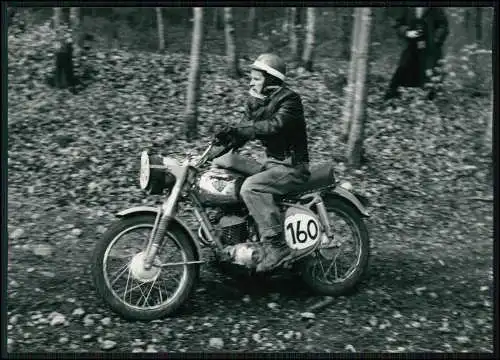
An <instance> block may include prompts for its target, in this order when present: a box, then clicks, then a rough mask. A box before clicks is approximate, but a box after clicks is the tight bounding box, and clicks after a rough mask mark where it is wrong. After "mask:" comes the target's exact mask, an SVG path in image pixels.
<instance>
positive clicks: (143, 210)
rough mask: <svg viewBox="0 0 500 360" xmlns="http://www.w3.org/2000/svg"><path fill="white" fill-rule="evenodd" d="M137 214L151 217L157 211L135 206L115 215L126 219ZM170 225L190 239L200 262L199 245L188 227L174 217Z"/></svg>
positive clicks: (151, 208)
mask: <svg viewBox="0 0 500 360" xmlns="http://www.w3.org/2000/svg"><path fill="white" fill-rule="evenodd" d="M139 214H152V215H155V216H156V215H157V214H158V209H157V208H155V207H152V206H135V207H132V208H129V209H125V210H122V211H120V212H119V213H118V214H116V216H117V217H127V216H133V215H139ZM170 221H171V223H170V224H171V225H170V226H172V225H173V226H177V227H178V228H179V229H181V230H182V231H183V232H184V234H185V235H186V236H187V237H188V238H189V239H191V242H192V243H193V246H194V250H195V256H196V260H197V261H198V260H201V248H200V244H199V243H198V241H196V235H194V233H193V232H192V231H191V230H190V229H189V227H188V226H187V225H186V223H184V222H183V221H182V220H180V219H178V218H176V217H174V218H172V219H171V220H170Z"/></svg>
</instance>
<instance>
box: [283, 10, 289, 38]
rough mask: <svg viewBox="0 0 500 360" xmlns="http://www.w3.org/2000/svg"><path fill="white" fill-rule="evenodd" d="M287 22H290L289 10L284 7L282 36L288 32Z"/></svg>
mask: <svg viewBox="0 0 500 360" xmlns="http://www.w3.org/2000/svg"><path fill="white" fill-rule="evenodd" d="M289 22H290V8H288V7H286V8H285V16H284V17H283V23H282V25H281V31H282V32H283V33H284V34H286V33H287V31H288V27H289Z"/></svg>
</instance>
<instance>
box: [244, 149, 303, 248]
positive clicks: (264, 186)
mask: <svg viewBox="0 0 500 360" xmlns="http://www.w3.org/2000/svg"><path fill="white" fill-rule="evenodd" d="M290 163H291V161H290V160H289V159H288V160H285V161H280V160H276V159H268V160H267V161H266V163H265V164H264V166H263V171H261V172H259V173H257V174H255V175H252V176H250V177H248V178H246V179H245V181H244V182H243V184H242V186H241V190H240V195H241V198H242V199H243V201H244V202H245V205H246V206H247V208H248V211H249V213H250V215H251V216H252V217H253V219H254V221H255V222H256V224H257V228H258V230H259V235H260V239H261V240H265V239H266V238H270V237H274V236H276V235H279V234H280V233H281V232H282V231H283V228H282V227H283V224H282V220H283V219H282V216H281V213H280V210H279V208H278V206H277V205H276V203H275V201H274V196H276V195H285V194H287V193H290V192H293V191H294V189H295V188H298V186H300V185H302V184H304V183H305V182H307V180H308V179H309V176H310V172H309V169H308V167H307V166H306V165H300V166H295V167H294V166H291V164H290Z"/></svg>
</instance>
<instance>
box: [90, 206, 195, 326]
mask: <svg viewBox="0 0 500 360" xmlns="http://www.w3.org/2000/svg"><path fill="white" fill-rule="evenodd" d="M154 222H155V216H154V215H136V216H131V217H126V218H122V219H120V220H118V221H116V223H115V224H114V225H113V226H112V227H111V228H110V229H109V230H108V231H106V233H105V234H104V235H103V238H102V240H101V241H100V242H99V243H98V244H97V246H96V248H95V250H94V254H93V257H92V263H91V268H92V277H93V281H94V284H95V287H96V290H97V293H98V294H99V295H100V296H101V297H102V299H103V300H104V301H105V303H106V304H107V305H108V306H109V307H110V308H111V309H112V310H113V311H115V312H116V313H118V314H120V315H121V316H122V317H124V318H125V319H128V320H142V321H151V320H155V319H160V318H163V317H166V316H170V315H173V314H175V313H176V312H177V310H179V308H180V307H181V305H183V304H184V303H185V301H186V300H187V299H188V298H189V295H190V294H191V292H192V290H193V287H194V284H195V281H196V275H197V266H198V265H196V264H185V263H186V262H190V261H195V260H196V258H195V251H194V249H193V245H192V244H191V242H190V240H189V239H188V238H187V237H186V235H185V234H184V233H183V232H182V231H181V230H180V229H178V228H176V227H175V226H171V227H169V229H168V230H167V232H166V234H165V238H164V241H163V244H162V246H161V247H160V248H159V249H158V251H157V255H156V256H155V259H154V260H153V266H152V267H151V268H150V269H147V270H146V269H145V268H144V266H143V264H144V255H145V249H146V245H147V242H148V239H149V237H150V235H151V231H152V229H153V226H154ZM127 239H129V240H128V242H127Z"/></svg>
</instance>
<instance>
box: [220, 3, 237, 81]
mask: <svg viewBox="0 0 500 360" xmlns="http://www.w3.org/2000/svg"><path fill="white" fill-rule="evenodd" d="M224 29H225V34H226V56H227V61H228V65H229V72H230V75H231V76H232V77H234V78H237V77H239V76H240V69H239V65H238V52H237V51H236V43H235V41H234V26H233V14H232V11H231V8H230V7H226V8H224Z"/></svg>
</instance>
